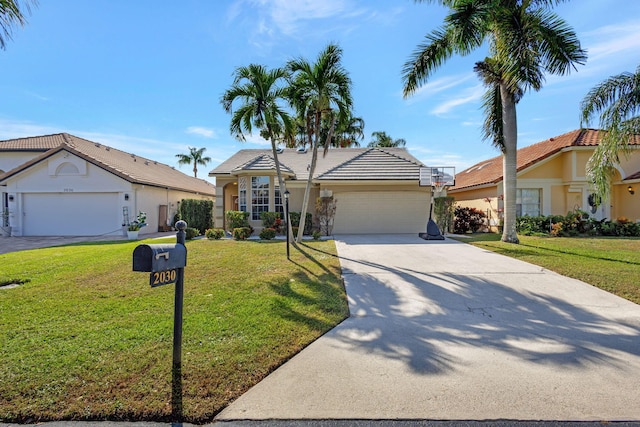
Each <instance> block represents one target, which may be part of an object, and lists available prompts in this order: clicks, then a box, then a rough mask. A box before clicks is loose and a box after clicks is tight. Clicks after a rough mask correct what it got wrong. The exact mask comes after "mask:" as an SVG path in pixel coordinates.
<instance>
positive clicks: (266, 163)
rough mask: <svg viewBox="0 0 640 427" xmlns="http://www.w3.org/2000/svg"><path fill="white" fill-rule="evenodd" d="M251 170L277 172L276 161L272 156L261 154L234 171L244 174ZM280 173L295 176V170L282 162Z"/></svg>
mask: <svg viewBox="0 0 640 427" xmlns="http://www.w3.org/2000/svg"><path fill="white" fill-rule="evenodd" d="M249 170H253V171H256V170H259V171H275V170H276V161H275V159H274V158H273V157H272V156H271V155H270V154H260V155H258V156H256V157H254V158H253V159H251V160H249V161H248V162H246V163H244V164H242V165H240V166H238V167H237V168H234V169H233V172H242V171H249ZM280 171H281V172H282V173H284V174H288V175H293V170H292V169H291V168H290V167H289V166H287V165H285V164H282V162H280Z"/></svg>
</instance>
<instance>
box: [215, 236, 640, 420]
mask: <svg viewBox="0 0 640 427" xmlns="http://www.w3.org/2000/svg"><path fill="white" fill-rule="evenodd" d="M336 246H337V249H338V254H339V257H340V263H341V266H342V274H343V277H344V282H345V286H346V290H347V295H348V299H349V307H350V312H351V316H350V317H349V318H348V319H347V320H345V321H344V322H343V323H342V324H340V325H339V326H337V327H336V328H334V329H333V330H331V331H330V332H329V333H327V334H326V335H324V336H323V337H322V338H320V339H318V340H317V341H316V342H314V343H313V344H311V345H310V346H309V347H307V348H306V349H305V350H303V351H302V352H301V353H299V354H298V355H297V356H295V357H294V358H293V359H291V360H290V361H289V362H287V363H286V364H284V365H283V366H282V367H280V368H279V369H277V370H276V371H275V372H274V373H272V374H271V375H269V376H268V377H267V378H266V379H265V380H263V381H262V382H261V383H259V384H258V385H256V386H255V387H253V388H252V389H251V390H249V391H248V392H247V393H246V394H245V395H243V396H241V397H240V398H239V399H238V400H237V401H235V402H234V403H232V404H231V405H230V406H229V407H227V408H226V409H225V410H224V411H223V412H222V413H221V414H219V416H218V417H217V419H218V420H233V419H327V418H330V419H431V420H497V419H511V420H609V421H615V420H640V397H638V396H639V395H638V390H640V306H638V305H636V304H634V303H631V302H629V301H627V300H624V299H622V298H619V297H616V296H614V295H611V294H609V293H607V292H604V291H602V290H599V289H597V288H595V287H593V286H590V285H588V284H586V283H583V282H580V281H578V280H574V279H570V278H567V277H564V276H561V275H558V274H556V273H553V272H550V271H548V270H545V269H542V268H540V267H537V266H534V265H532V264H528V263H525V262H521V261H518V260H514V259H511V258H508V257H504V256H501V255H498V254H495V253H493V252H489V251H486V250H483V249H479V248H476V247H473V246H471V245H467V244H464V243H458V242H455V241H453V240H449V239H446V240H444V241H424V240H421V239H419V238H418V237H417V236H412V235H373V236H355V235H353V236H346V235H345V236H339V237H337V238H336ZM612 275H615V272H612Z"/></svg>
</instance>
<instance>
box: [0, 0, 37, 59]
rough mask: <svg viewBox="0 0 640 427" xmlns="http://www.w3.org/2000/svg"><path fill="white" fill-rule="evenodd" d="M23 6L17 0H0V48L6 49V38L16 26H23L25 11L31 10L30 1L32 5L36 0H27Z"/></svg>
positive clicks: (9, 37) (9, 36) (7, 38)
mask: <svg viewBox="0 0 640 427" xmlns="http://www.w3.org/2000/svg"><path fill="white" fill-rule="evenodd" d="M24 3H25V4H24V7H22V6H21V5H20V1H19V0H0V48H2V49H3V50H4V49H6V42H7V40H11V34H12V32H13V29H14V28H15V27H16V26H21V27H22V26H24V24H25V23H26V22H27V20H26V19H25V17H24V16H25V11H26V12H27V13H30V12H31V7H30V5H29V4H30V3H31V4H33V5H34V6H35V5H37V4H38V2H37V0H27V1H25V2H24Z"/></svg>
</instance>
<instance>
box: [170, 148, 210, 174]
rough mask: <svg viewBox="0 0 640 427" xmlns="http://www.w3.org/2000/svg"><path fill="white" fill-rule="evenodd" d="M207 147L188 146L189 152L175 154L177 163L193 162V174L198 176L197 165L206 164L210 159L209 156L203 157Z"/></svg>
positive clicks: (187, 163)
mask: <svg viewBox="0 0 640 427" xmlns="http://www.w3.org/2000/svg"><path fill="white" fill-rule="evenodd" d="M206 150H207V149H206V148H204V147H202V148H200V149H198V148H195V147H189V154H176V157H177V158H178V164H179V165H190V164H191V163H193V176H194V177H196V178H197V177H198V165H202V166H206V165H207V163H209V162H210V161H211V157H204V152H205V151H206Z"/></svg>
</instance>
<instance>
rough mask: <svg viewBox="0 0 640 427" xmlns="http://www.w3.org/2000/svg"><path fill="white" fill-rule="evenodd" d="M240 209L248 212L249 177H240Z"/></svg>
mask: <svg viewBox="0 0 640 427" xmlns="http://www.w3.org/2000/svg"><path fill="white" fill-rule="evenodd" d="M238 210H240V211H242V212H247V178H246V177H244V176H241V177H240V178H238Z"/></svg>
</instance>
